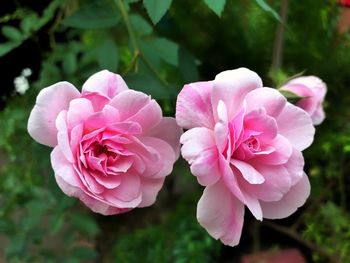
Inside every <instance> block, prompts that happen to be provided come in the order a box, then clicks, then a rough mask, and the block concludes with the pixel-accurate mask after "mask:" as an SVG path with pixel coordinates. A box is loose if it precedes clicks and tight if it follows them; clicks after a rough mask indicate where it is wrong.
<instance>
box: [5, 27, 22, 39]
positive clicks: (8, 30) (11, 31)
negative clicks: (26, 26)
mask: <svg viewBox="0 0 350 263" xmlns="http://www.w3.org/2000/svg"><path fill="white" fill-rule="evenodd" d="M1 32H2V34H3V35H4V36H5V37H7V38H8V39H10V40H14V41H18V40H21V39H22V38H23V35H22V33H21V31H19V30H18V29H17V28H15V27H13V26H3V27H2V29H1Z"/></svg>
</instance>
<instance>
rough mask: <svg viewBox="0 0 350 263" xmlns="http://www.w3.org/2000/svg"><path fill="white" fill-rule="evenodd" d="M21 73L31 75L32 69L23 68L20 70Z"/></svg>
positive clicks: (25, 75)
mask: <svg viewBox="0 0 350 263" xmlns="http://www.w3.org/2000/svg"><path fill="white" fill-rule="evenodd" d="M21 75H22V76H24V77H27V78H28V77H29V76H31V75H32V70H31V69H30V68H25V69H23V70H22V74H21Z"/></svg>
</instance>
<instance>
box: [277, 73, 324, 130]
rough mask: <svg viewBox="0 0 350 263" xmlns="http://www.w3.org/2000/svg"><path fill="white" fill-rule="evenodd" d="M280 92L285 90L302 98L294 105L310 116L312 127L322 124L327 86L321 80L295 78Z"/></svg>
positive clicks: (309, 77)
mask: <svg viewBox="0 0 350 263" xmlns="http://www.w3.org/2000/svg"><path fill="white" fill-rule="evenodd" d="M281 90H287V91H290V92H293V93H295V94H296V95H298V96H300V97H302V99H300V100H299V101H298V102H297V104H296V105H297V106H298V107H300V108H302V109H303V110H305V111H306V112H307V113H308V114H309V115H310V117H311V118H312V121H313V124H314V125H318V124H320V123H322V122H323V120H324V118H325V113H324V110H323V106H322V104H323V101H324V98H325V96H326V93H327V86H326V84H325V83H324V82H323V81H322V80H321V79H319V78H318V77H315V76H306V77H299V78H295V79H292V80H291V81H289V82H288V83H286V84H285V85H284V86H283V87H282V88H281Z"/></svg>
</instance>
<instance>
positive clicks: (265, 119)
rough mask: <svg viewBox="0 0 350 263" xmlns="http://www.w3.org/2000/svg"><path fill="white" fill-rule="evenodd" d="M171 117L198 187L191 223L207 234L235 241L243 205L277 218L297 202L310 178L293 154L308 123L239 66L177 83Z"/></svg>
mask: <svg viewBox="0 0 350 263" xmlns="http://www.w3.org/2000/svg"><path fill="white" fill-rule="evenodd" d="M176 119H177V122H178V124H179V125H180V126H182V127H183V128H186V129H189V130H188V131H186V132H185V133H184V134H183V135H182V136H181V138H180V142H181V143H182V144H183V146H182V148H181V153H182V156H183V157H184V158H185V159H186V160H187V161H188V162H189V164H190V165H191V167H190V168H191V172H192V174H193V175H195V176H196V177H197V180H198V182H199V183H200V184H201V185H203V186H205V189H204V192H203V195H202V197H201V198H200V200H199V202H198V206H197V219H198V221H199V223H200V224H201V225H202V226H203V227H204V228H205V229H206V230H207V231H208V233H209V234H210V235H211V236H212V237H214V238H215V239H220V240H221V241H222V242H223V243H224V244H227V245H231V246H234V245H237V244H238V243H239V240H240V236H241V232H242V227H243V218H244V210H245V208H244V207H245V206H247V207H248V209H249V210H250V211H251V213H252V214H253V215H254V216H255V217H256V218H257V219H258V220H262V219H263V218H269V219H277V218H284V217H287V216H289V215H290V214H292V213H293V212H295V211H296V210H297V208H298V207H300V206H301V205H303V204H304V203H305V201H306V199H307V197H308V196H309V192H310V184H309V180H308V177H307V176H306V174H305V173H304V171H303V167H304V158H303V155H302V153H301V151H302V150H304V149H305V148H307V147H308V146H309V145H310V144H311V143H312V141H313V136H314V132H315V129H314V127H313V125H312V121H311V118H310V117H309V115H308V114H307V113H306V112H305V111H303V110H302V109H300V108H298V107H296V106H294V105H292V104H290V103H289V102H287V101H286V99H285V98H284V97H283V96H282V95H281V94H280V93H279V92H278V91H277V90H275V89H271V88H263V87H262V81H261V79H260V77H259V76H258V75H257V74H256V73H255V72H252V71H250V70H248V69H245V68H240V69H236V70H230V71H224V72H222V73H220V74H218V75H217V76H216V77H215V80H213V81H207V82H197V83H191V84H188V85H185V86H184V88H183V89H182V91H181V92H180V94H179V95H178V99H177V105H176Z"/></svg>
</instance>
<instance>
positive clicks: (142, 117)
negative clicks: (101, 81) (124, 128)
mask: <svg viewBox="0 0 350 263" xmlns="http://www.w3.org/2000/svg"><path fill="white" fill-rule="evenodd" d="M110 105H111V106H113V107H115V108H116V109H118V110H119V114H120V120H121V121H124V120H125V121H133V122H137V123H139V124H140V125H141V127H142V130H143V131H144V132H146V131H148V130H150V129H151V128H153V127H155V126H156V125H157V124H159V122H160V121H161V120H162V110H161V108H160V106H159V105H158V103H157V102H156V101H155V100H153V99H151V98H150V97H149V96H147V95H146V94H144V93H142V92H139V91H134V90H126V91H123V92H121V93H119V94H118V95H117V96H116V97H115V98H114V99H113V100H112V101H111V102H110Z"/></svg>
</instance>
